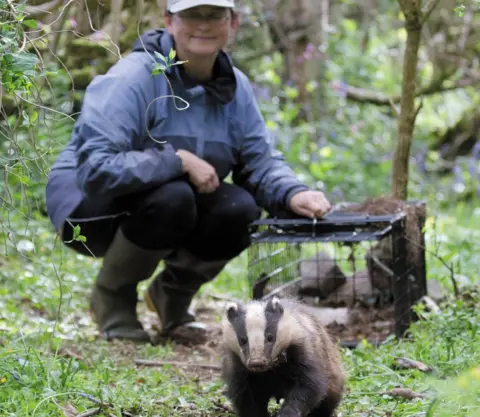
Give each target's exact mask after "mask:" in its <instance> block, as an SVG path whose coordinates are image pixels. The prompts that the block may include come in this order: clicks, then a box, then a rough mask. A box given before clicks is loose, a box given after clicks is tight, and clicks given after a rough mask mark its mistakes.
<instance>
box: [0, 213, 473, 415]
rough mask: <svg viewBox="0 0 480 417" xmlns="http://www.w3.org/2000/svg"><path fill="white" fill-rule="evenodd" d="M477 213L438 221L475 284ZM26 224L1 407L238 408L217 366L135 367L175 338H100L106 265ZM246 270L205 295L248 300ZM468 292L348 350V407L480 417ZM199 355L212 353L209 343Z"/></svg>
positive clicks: (0, 278)
mask: <svg viewBox="0 0 480 417" xmlns="http://www.w3.org/2000/svg"><path fill="white" fill-rule="evenodd" d="M466 214H470V215H469V216H467V215H466ZM477 218H478V213H477V215H474V212H473V211H472V210H471V209H468V207H461V208H457V209H456V211H451V212H446V213H445V214H444V215H442V216H441V217H440V218H439V219H438V220H437V222H436V234H435V236H436V238H437V239H438V238H439V237H440V238H441V240H442V245H441V248H440V249H439V254H438V255H441V256H443V257H445V258H449V259H450V260H455V259H454V258H455V257H458V258H459V259H458V261H462V274H464V276H465V278H464V280H467V277H475V278H476V275H475V270H476V268H477V265H478V262H477V261H478V256H479V254H480V250H479V249H480V248H479V244H478V242H479V239H476V238H478V234H479V233H480V232H479V231H480V228H479V227H478V226H479V222H478V219H477ZM10 221H11V224H12V225H15V224H17V225H20V224H21V223H20V222H21V221H22V220H21V219H20V218H15V217H14V216H11V218H10ZM453 223H456V228H453V227H452V224H453ZM431 225H432V223H430V229H429V233H428V236H429V240H430V241H432V240H433V235H432V233H431V231H432V230H433V229H432V228H431ZM16 230H18V232H17V235H15V236H10V237H9V238H10V239H7V240H6V242H5V247H6V249H8V254H9V256H4V257H2V258H0V262H1V263H2V268H1V275H0V282H1V285H0V294H1V296H0V332H1V333H0V415H2V416H6V417H7V416H25V417H43V416H74V415H78V414H79V413H82V412H85V411H87V410H92V409H93V410H95V408H97V407H98V406H99V404H104V407H103V411H102V412H100V413H98V414H96V415H101V416H122V415H124V416H128V415H134V416H145V417H153V416H168V415H172V413H173V414H174V415H176V416H192V417H194V416H207V415H208V416H227V415H230V414H228V411H226V410H225V406H224V404H225V399H224V397H223V394H222V389H223V386H222V383H221V381H220V380H219V379H218V374H216V373H215V372H213V371H211V372H206V371H204V372H199V373H196V372H195V371H194V370H192V369H187V370H186V373H184V370H183V369H180V368H178V367H173V366H163V367H140V366H136V365H135V362H134V359H135V358H137V357H139V358H144V359H154V360H165V359H173V358H176V357H178V347H176V346H175V345H174V344H167V345H165V346H134V345H132V344H128V343H110V344H109V343H107V342H105V341H103V340H100V339H97V337H96V333H95V328H94V325H93V323H92V322H91V320H90V318H89V317H88V315H87V314H86V311H87V301H88V291H89V287H90V286H91V284H92V282H93V279H94V277H95V274H96V271H97V268H98V267H99V265H100V264H99V261H92V260H91V259H86V258H83V257H81V256H77V255H75V254H74V253H72V252H69V251H66V250H65V249H64V248H63V247H62V246H61V245H60V242H58V240H56V239H55V236H54V235H53V234H52V233H51V229H50V226H49V224H48V222H47V220H46V219H45V218H42V217H38V218H35V219H32V220H31V222H30V226H29V228H28V229H23V231H22V232H20V230H22V229H20V228H17V229H16ZM431 245H432V244H431ZM431 245H430V246H431ZM15 246H16V248H17V249H15ZM459 247H460V248H461V251H460V250H458V249H457V248H459ZM428 262H429V277H430V278H431V277H435V278H437V279H439V280H440V281H441V282H442V283H443V284H444V285H445V286H447V287H448V286H449V285H450V283H451V280H450V278H449V272H448V270H446V268H445V267H444V266H443V265H442V264H441V262H440V261H439V260H438V259H437V258H436V257H433V256H428ZM245 266H246V258H245V254H244V255H242V256H241V257H240V258H238V259H236V260H235V261H233V262H232V263H231V264H230V265H229V266H228V268H227V270H226V271H225V272H224V273H222V275H221V276H220V277H219V278H218V279H217V281H215V282H214V283H211V284H209V285H208V286H206V288H205V289H204V290H202V293H203V294H205V293H206V292H207V291H210V292H212V291H217V292H219V293H222V294H226V293H228V294H229V295H232V296H235V297H245V294H246V282H245V281H244V280H242V279H241V278H240V277H242V275H243V268H244V267H245ZM457 278H458V277H457ZM460 282H462V281H461V280H460ZM477 284H478V282H477ZM143 285H144V284H142V288H143ZM466 291H467V290H463V292H462V297H459V298H458V299H457V300H453V299H452V301H451V303H449V304H448V305H446V306H443V309H442V313H441V314H440V315H438V316H434V317H428V316H426V317H425V319H424V320H422V321H420V322H419V323H417V324H415V325H414V326H413V327H412V329H411V332H412V336H413V341H403V342H397V341H390V342H389V343H387V344H385V345H383V346H381V347H379V348H374V347H372V346H369V345H368V344H362V345H361V346H359V348H358V349H356V350H354V351H350V350H345V351H343V357H344V360H345V366H346V369H347V371H348V375H349V379H348V387H347V394H346V396H345V400H344V402H343V404H342V407H341V409H340V410H339V411H340V412H341V413H342V414H341V415H342V416H351V417H360V416H362V417H363V416H372V417H373V416H392V417H407V416H409V417H411V416H427V417H429V416H445V417H447V416H451V417H474V416H478V415H480V404H479V403H478V395H479V393H480V369H479V368H478V366H479V364H480V350H479V349H478V345H479V343H480V309H479V308H478V307H479V304H478V303H479V296H478V293H477V295H475V294H474V293H473V292H471V295H470V296H467V295H466V294H467V292H466ZM474 297H477V298H476V303H477V304H476V309H475V305H474V301H472V300H473V299H475V298H474ZM188 355H190V357H189V359H192V357H193V358H196V359H195V360H196V361H202V360H205V357H204V353H202V351H201V350H196V351H195V350H194V351H191V352H189V353H188ZM396 357H406V358H410V359H414V360H418V361H421V362H423V363H425V364H428V365H429V366H431V367H432V368H433V369H434V372H433V373H425V372H422V371H420V370H418V369H408V370H401V369H396V368H395V366H394V361H395V358H396ZM475 366H477V368H475ZM395 387H405V388H409V389H411V390H413V391H416V392H420V393H424V394H425V398H420V399H415V400H406V399H402V398H395V397H391V396H388V395H386V394H385V392H386V391H389V390H391V389H393V388H395ZM435 394H437V395H438V400H437V401H438V403H437V402H434V399H435V398H436V397H435ZM92 412H93V411H92ZM122 413H123V414H122Z"/></svg>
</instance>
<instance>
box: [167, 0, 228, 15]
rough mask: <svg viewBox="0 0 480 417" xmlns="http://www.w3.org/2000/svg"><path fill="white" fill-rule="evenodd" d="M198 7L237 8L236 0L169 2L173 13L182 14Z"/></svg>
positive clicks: (178, 0)
mask: <svg viewBox="0 0 480 417" xmlns="http://www.w3.org/2000/svg"><path fill="white" fill-rule="evenodd" d="M197 6H217V7H229V8H232V9H233V8H234V7H235V0H167V10H168V11H169V12H171V13H177V12H181V11H182V10H185V9H191V8H192V7H197Z"/></svg>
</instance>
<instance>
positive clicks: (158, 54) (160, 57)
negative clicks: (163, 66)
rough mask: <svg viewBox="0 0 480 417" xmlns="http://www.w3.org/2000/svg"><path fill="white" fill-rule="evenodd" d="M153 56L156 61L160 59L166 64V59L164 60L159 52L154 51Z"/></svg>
mask: <svg viewBox="0 0 480 417" xmlns="http://www.w3.org/2000/svg"><path fill="white" fill-rule="evenodd" d="M154 54H155V56H156V57H157V58H158V59H161V60H162V61H163V62H165V63H166V62H167V58H165V57H164V56H163V55H162V54H161V53H160V52H157V51H154Z"/></svg>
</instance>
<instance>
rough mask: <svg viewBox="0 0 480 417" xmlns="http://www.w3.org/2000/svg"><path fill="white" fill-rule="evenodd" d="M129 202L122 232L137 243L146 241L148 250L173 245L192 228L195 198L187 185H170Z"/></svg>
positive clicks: (182, 183)
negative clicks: (150, 247)
mask: <svg viewBox="0 0 480 417" xmlns="http://www.w3.org/2000/svg"><path fill="white" fill-rule="evenodd" d="M130 198H131V201H130V203H129V206H130V209H129V211H130V213H131V215H130V216H129V218H128V219H127V220H125V221H124V222H123V224H122V228H123V230H124V231H125V232H126V234H127V236H132V237H134V239H135V240H136V241H139V240H142V241H143V240H145V241H148V242H150V243H149V245H148V246H158V245H159V246H164V245H167V244H168V242H172V244H176V241H177V240H178V239H180V238H181V237H182V236H184V235H186V234H188V233H190V232H191V231H192V230H193V228H194V227H195V224H196V220H197V210H196V205H195V195H194V193H193V190H192V188H191V186H190V185H189V184H188V183H187V182H186V181H172V182H169V183H167V184H164V185H162V186H160V187H158V188H155V189H154V190H151V191H148V192H143V193H141V194H139V195H135V196H131V197H130Z"/></svg>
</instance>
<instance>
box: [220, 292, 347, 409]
mask: <svg viewBox="0 0 480 417" xmlns="http://www.w3.org/2000/svg"><path fill="white" fill-rule="evenodd" d="M318 314H319V313H318V311H315V310H314V307H309V306H307V305H305V304H303V303H301V302H299V301H295V300H293V299H279V298H278V297H275V296H274V297H272V298H271V299H269V300H268V301H259V300H252V301H248V302H246V303H241V302H231V303H228V304H227V305H226V307H225V312H224V314H223V316H222V332H223V334H222V341H221V346H222V373H221V375H222V379H223V381H224V383H225V385H226V389H225V395H226V397H227V398H228V399H229V400H230V401H231V402H232V404H233V407H234V409H235V412H236V414H237V415H238V416H239V417H268V416H269V412H268V404H269V401H270V399H272V398H274V399H276V401H277V402H279V401H280V399H283V400H284V401H283V404H282V405H281V407H280V411H279V412H278V414H277V415H276V416H277V417H304V416H308V417H332V416H333V414H334V411H335V410H336V408H337V407H338V405H339V404H340V401H341V400H342V397H343V391H344V383H345V373H344V369H343V366H342V363H341V357H340V351H339V349H338V348H337V346H336V345H335V343H334V342H333V340H332V339H331V338H330V336H329V335H328V333H327V331H326V329H325V328H324V326H323V324H322V323H321V321H320V317H319V315H318Z"/></svg>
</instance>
